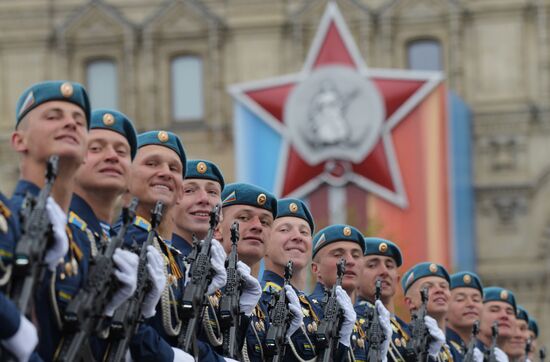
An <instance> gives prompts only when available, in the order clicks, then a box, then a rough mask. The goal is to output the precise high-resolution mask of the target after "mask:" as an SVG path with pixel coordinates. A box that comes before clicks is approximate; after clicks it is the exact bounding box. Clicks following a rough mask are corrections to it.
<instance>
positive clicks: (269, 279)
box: [260, 270, 285, 289]
mask: <svg viewBox="0 0 550 362" xmlns="http://www.w3.org/2000/svg"><path fill="white" fill-rule="evenodd" d="M284 282H285V279H284V278H283V277H282V276H280V275H279V274H277V273H275V272H273V271H271V270H265V271H264V274H263V275H262V281H261V282H260V284H261V285H262V289H263V288H264V287H265V286H266V284H267V283H273V284H275V285H278V286H280V287H282V286H283V284H284Z"/></svg>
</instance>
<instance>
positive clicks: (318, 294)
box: [309, 282, 325, 303]
mask: <svg viewBox="0 0 550 362" xmlns="http://www.w3.org/2000/svg"><path fill="white" fill-rule="evenodd" d="M324 296H325V286H324V285H323V284H321V283H319V282H317V283H315V289H313V293H311V294H310V296H309V297H310V299H315V300H317V302H319V303H321V302H322V301H323V297H324Z"/></svg>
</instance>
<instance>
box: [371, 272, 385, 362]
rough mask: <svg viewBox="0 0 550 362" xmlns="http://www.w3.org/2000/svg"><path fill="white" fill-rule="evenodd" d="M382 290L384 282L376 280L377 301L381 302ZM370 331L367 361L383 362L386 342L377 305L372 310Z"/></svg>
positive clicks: (375, 295)
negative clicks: (383, 350) (383, 349)
mask: <svg viewBox="0 0 550 362" xmlns="http://www.w3.org/2000/svg"><path fill="white" fill-rule="evenodd" d="M381 289H382V280H380V279H377V280H376V292H375V294H374V298H375V301H376V300H380V294H381ZM369 317H370V318H369V329H368V330H367V340H368V341H369V352H368V354H367V361H369V362H378V361H382V357H383V356H382V343H384V341H385V340H386V335H385V334H384V330H382V327H381V326H380V316H379V314H378V309H377V308H376V304H375V305H374V308H373V309H372V313H371V314H370V316H369Z"/></svg>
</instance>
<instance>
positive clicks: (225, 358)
mask: <svg viewBox="0 0 550 362" xmlns="http://www.w3.org/2000/svg"><path fill="white" fill-rule="evenodd" d="M223 359H224V360H226V361H227V362H239V361H237V360H235V359H233V358H229V357H224V358H223Z"/></svg>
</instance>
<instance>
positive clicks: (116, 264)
mask: <svg viewBox="0 0 550 362" xmlns="http://www.w3.org/2000/svg"><path fill="white" fill-rule="evenodd" d="M11 144H12V147H13V149H14V150H15V151H16V153H17V154H18V156H19V166H20V178H19V181H18V183H17V186H16V188H15V191H14V193H13V195H12V197H11V198H9V199H8V198H6V197H4V196H2V198H1V200H0V201H1V202H0V261H1V262H0V287H1V291H2V292H1V293H0V340H1V349H0V359H1V360H2V361H4V360H6V361H10V360H19V361H27V360H32V361H40V360H44V361H51V360H55V361H94V360H97V361H100V360H101V361H121V360H129V361H130V360H134V361H194V360H198V361H235V360H240V361H282V360H285V361H314V360H318V361H369V362H371V361H384V362H386V361H428V360H429V361H462V360H463V359H464V360H466V361H484V360H488V361H507V360H509V359H510V360H518V361H519V360H521V361H524V360H530V361H534V352H535V350H536V349H537V348H536V339H537V337H538V328H537V324H536V322H535V320H534V319H532V318H530V317H529V315H528V313H527V311H525V310H524V309H523V308H521V307H519V306H517V305H516V302H515V299H514V295H513V293H512V292H511V291H508V290H506V289H503V288H499V287H488V288H484V287H483V286H482V283H481V280H480V279H479V277H478V276H477V275H475V274H474V273H471V272H461V273H457V274H453V275H449V274H448V272H447V271H446V270H445V268H444V267H443V266H441V265H439V264H436V263H430V262H427V263H420V264H417V265H415V266H414V267H412V268H411V269H410V270H408V271H407V272H405V273H404V275H403V278H401V276H400V275H401V274H400V270H399V268H400V266H401V265H402V263H403V256H402V254H401V251H400V250H399V247H398V246H397V245H396V244H395V243H393V242H391V241H389V240H384V239H380V238H373V237H364V236H363V235H362V234H361V232H360V231H359V230H357V229H356V228H354V227H353V226H350V225H330V226H328V227H326V228H324V229H322V230H319V231H316V230H315V223H314V220H313V217H312V215H311V212H310V211H309V209H308V207H307V205H306V204H304V203H303V202H302V201H300V200H298V199H280V200H277V199H276V198H275V197H274V196H273V195H272V194H270V193H269V192H267V191H266V190H263V189H262V188H260V187H257V186H255V185H251V184H245V183H234V184H228V185H226V184H225V182H224V178H223V175H222V172H221V171H220V169H219V167H218V166H217V165H215V164H214V163H212V162H209V161H207V160H187V159H186V154H185V151H184V148H183V144H182V142H181V140H180V139H179V137H178V136H177V135H175V134H173V133H171V132H166V131H149V132H145V133H142V134H139V135H138V134H137V133H136V131H135V129H134V126H133V125H132V122H131V120H130V119H129V118H128V117H127V116H126V115H124V114H123V113H121V112H119V111H116V110H108V109H94V110H92V109H91V106H90V103H89V100H88V96H87V94H86V91H85V89H84V88H83V87H82V86H81V85H80V84H78V83H74V82H67V81H47V82H41V83H37V84H34V85H32V86H31V87H29V88H28V89H27V90H25V91H24V92H23V94H22V95H21V97H20V99H19V101H18V103H17V105H16V125H15V131H14V132H13V135H12V137H11ZM120 204H122V205H126V206H125V207H124V208H123V209H122V211H121V212H120V214H118V213H119V211H120V209H119V205H120ZM262 261H263V265H264V269H265V270H264V271H263V274H262V279H261V280H260V281H258V280H257V276H258V274H259V271H260V264H261V262H262ZM310 272H313V274H314V275H315V276H316V280H317V283H316V285H315V289H314V291H313V293H311V294H310V295H307V294H306V293H305V292H304V290H305V288H306V283H307V276H308V274H309V273H310ZM400 282H401V285H402V288H403V291H404V294H405V304H406V306H407V308H408V309H409V310H410V312H411V314H412V316H413V317H412V321H411V323H410V324H407V323H405V322H404V321H403V320H402V319H400V318H398V317H397V316H396V315H395V310H394V302H395V297H396V293H397V289H398V287H399V283H400Z"/></svg>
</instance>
